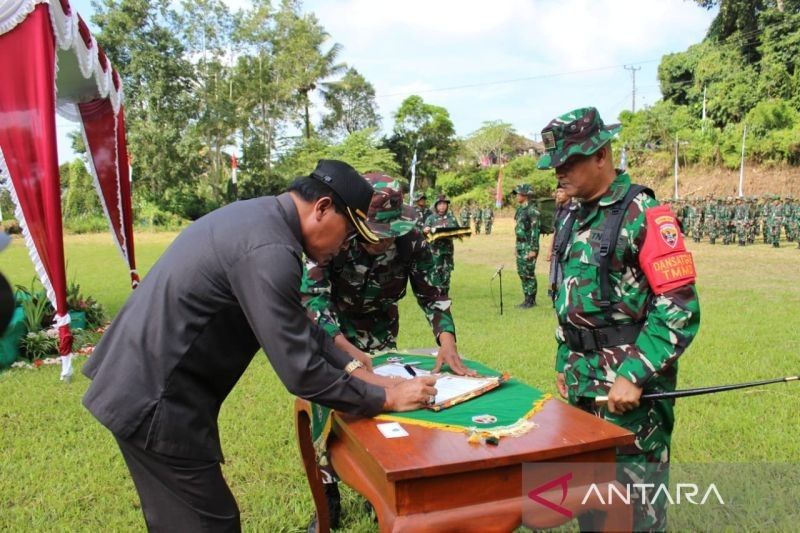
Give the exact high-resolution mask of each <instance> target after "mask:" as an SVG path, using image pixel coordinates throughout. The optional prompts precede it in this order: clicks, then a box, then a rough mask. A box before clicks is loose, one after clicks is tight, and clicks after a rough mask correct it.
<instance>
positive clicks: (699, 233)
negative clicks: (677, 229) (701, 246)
mask: <svg viewBox="0 0 800 533" xmlns="http://www.w3.org/2000/svg"><path fill="white" fill-rule="evenodd" d="M702 238H703V224H702V222H701V221H700V219H699V218H696V219H694V221H693V222H692V239H694V242H700V239H702Z"/></svg>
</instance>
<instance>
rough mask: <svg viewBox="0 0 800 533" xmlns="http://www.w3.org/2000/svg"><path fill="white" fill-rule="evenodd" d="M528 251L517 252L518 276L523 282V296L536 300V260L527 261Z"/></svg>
mask: <svg viewBox="0 0 800 533" xmlns="http://www.w3.org/2000/svg"><path fill="white" fill-rule="evenodd" d="M526 255H528V250H527V249H523V250H517V274H519V279H520V281H522V294H524V295H525V296H533V297H534V298H536V290H537V285H536V259H525V256H526Z"/></svg>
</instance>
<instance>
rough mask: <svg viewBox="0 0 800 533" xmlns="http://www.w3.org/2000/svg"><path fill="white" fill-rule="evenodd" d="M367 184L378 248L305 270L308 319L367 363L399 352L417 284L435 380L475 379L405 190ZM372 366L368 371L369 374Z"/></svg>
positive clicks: (333, 492) (384, 179)
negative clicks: (445, 373) (403, 320)
mask: <svg viewBox="0 0 800 533" xmlns="http://www.w3.org/2000/svg"><path fill="white" fill-rule="evenodd" d="M364 177H365V178H367V181H369V183H370V184H371V185H372V187H373V188H374V189H375V194H374V195H373V196H372V202H371V203H370V205H369V212H368V213H367V217H368V221H369V225H370V227H371V228H372V229H373V231H374V232H375V233H376V234H377V236H378V237H379V238H380V240H379V241H378V242H377V243H376V244H366V243H364V244H362V243H360V242H355V241H354V242H352V243H351V244H350V246H349V247H347V248H345V249H344V250H343V251H342V252H341V253H339V255H337V256H336V257H334V258H333V259H332V260H331V261H330V263H328V264H327V265H325V266H320V265H317V264H314V263H308V264H307V265H306V271H305V273H304V275H303V282H302V286H301V293H302V295H303V304H304V305H305V307H306V309H307V311H308V314H309V316H310V317H311V319H312V320H313V321H314V322H315V323H316V324H317V325H319V326H320V327H321V328H322V329H324V330H325V331H326V332H327V333H328V335H329V336H330V337H331V338H333V342H334V344H335V345H336V346H337V347H338V348H340V349H341V350H342V351H344V352H345V353H347V354H349V355H350V356H351V357H353V358H354V359H357V360H360V361H369V357H368V356H367V355H366V354H365V353H364V352H378V351H381V350H395V349H397V335H398V332H399V330H400V313H399V301H400V299H401V298H403V296H405V294H406V287H407V286H408V284H409V282H411V290H412V291H413V292H414V296H416V298H417V303H418V304H419V306H420V308H421V309H422V311H423V312H424V313H425V318H427V319H428V323H429V324H430V326H431V329H432V330H433V335H434V337H435V338H436V343H437V344H438V345H439V346H440V348H439V353H438V355H437V358H436V366H435V368H434V372H437V371H438V370H439V369H440V368H441V367H442V365H448V366H449V367H450V368H451V369H452V370H453V371H454V372H456V373H458V374H467V373H469V374H474V372H472V371H470V370H469V369H467V367H465V366H464V363H463V362H462V361H461V358H460V357H459V355H458V349H457V346H456V329H455V325H454V323H453V316H452V314H451V313H450V300H449V298H448V297H447V295H446V294H443V293H442V292H441V291H440V290H439V289H438V288H437V287H435V286H433V285H432V284H431V283H430V282H429V281H428V279H427V272H428V271H429V270H430V269H431V267H432V261H433V259H432V257H431V252H430V249H429V248H428V243H427V242H426V240H425V238H424V237H423V236H422V233H421V232H420V231H419V230H418V229H416V226H415V224H414V218H413V217H414V213H413V211H412V209H411V208H410V207H407V206H404V205H403V193H402V189H401V187H400V183H399V182H398V181H397V180H395V179H393V178H391V177H389V176H384V175H381V174H366V175H365V176H364ZM370 366H371V365H370V364H369V363H367V367H368V369H370V370H371V368H369V367H370ZM377 377H379V378H380V376H377ZM382 379H384V380H386V379H388V378H382ZM384 385H385V384H384ZM323 471H324V472H326V474H327V475H323V478H324V479H325V480H326V481H327V482H326V483H325V485H324V486H325V494H326V497H327V500H328V508H329V509H328V510H329V512H330V515H331V526H332V527H334V528H337V527H338V526H339V524H338V522H339V517H340V514H341V503H340V502H341V498H340V495H339V489H338V484H337V482H336V477H335V472H333V470H332V469H331V468H328V467H327V466H326V467H323ZM309 530H312V529H311V528H309Z"/></svg>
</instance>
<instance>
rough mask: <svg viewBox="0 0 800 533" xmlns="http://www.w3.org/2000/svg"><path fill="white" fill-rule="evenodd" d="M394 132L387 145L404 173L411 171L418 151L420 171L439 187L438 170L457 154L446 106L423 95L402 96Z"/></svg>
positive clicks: (423, 181) (432, 184)
mask: <svg viewBox="0 0 800 533" xmlns="http://www.w3.org/2000/svg"><path fill="white" fill-rule="evenodd" d="M394 121H395V123H394V133H393V134H392V136H391V137H390V138H389V139H387V140H386V146H387V148H389V150H391V151H392V152H394V154H395V158H396V160H397V162H398V164H399V165H400V167H401V170H402V174H403V176H406V177H410V175H411V160H412V158H413V156H414V152H415V151H416V153H417V175H418V176H419V179H420V183H421V184H424V183H425V181H426V180H427V182H428V184H429V186H430V187H431V188H435V187H436V173H437V170H438V169H442V168H445V167H446V166H447V165H448V164H449V162H450V159H451V158H452V157H453V156H454V155H455V154H456V150H457V143H456V140H455V128H454V127H453V122H452V121H451V120H450V113H448V112H447V109H445V108H444V107H440V106H436V105H433V104H426V103H425V102H424V101H423V100H422V98H421V97H420V96H417V95H412V96H409V97H408V98H406V99H405V100H403V102H402V103H401V104H400V107H399V108H398V110H397V111H396V112H395V115H394Z"/></svg>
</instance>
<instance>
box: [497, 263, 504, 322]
mask: <svg viewBox="0 0 800 533" xmlns="http://www.w3.org/2000/svg"><path fill="white" fill-rule="evenodd" d="M498 275H499V276H500V315H501V316H502V315H503V269H502V268H501V269H500V274H498Z"/></svg>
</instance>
